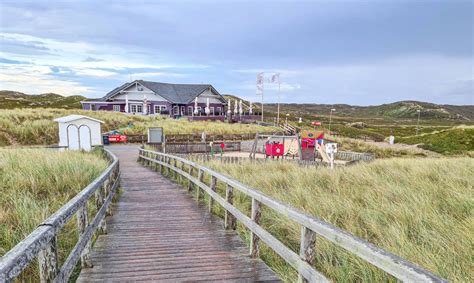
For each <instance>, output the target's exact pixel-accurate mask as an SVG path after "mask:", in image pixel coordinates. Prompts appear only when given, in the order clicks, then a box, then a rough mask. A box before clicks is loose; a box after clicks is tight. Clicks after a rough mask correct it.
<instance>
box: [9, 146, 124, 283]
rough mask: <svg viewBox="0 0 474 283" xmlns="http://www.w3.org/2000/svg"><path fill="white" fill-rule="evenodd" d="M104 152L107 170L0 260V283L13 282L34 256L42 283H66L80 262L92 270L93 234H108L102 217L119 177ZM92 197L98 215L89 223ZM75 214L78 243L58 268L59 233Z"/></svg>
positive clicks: (115, 161)
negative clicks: (89, 208) (107, 165)
mask: <svg viewBox="0 0 474 283" xmlns="http://www.w3.org/2000/svg"><path fill="white" fill-rule="evenodd" d="M106 153H107V156H108V157H109V159H110V161H111V164H110V165H109V167H107V169H106V170H105V171H104V172H103V173H102V174H101V175H100V176H99V177H97V179H95V180H94V181H93V182H92V183H90V184H89V185H88V186H87V187H85V188H84V189H83V190H82V191H81V192H80V193H78V194H77V195H76V196H75V197H74V198H72V199H71V200H70V201H69V202H68V203H66V204H65V205H64V206H63V207H61V208H60V209H59V210H58V211H56V212H55V213H54V214H53V215H51V216H50V217H49V218H48V219H46V220H45V221H43V222H42V223H41V224H40V225H39V226H38V228H36V229H35V230H34V231H33V232H32V233H31V234H30V235H28V236H27V237H26V238H25V239H24V240H23V241H21V242H20V243H18V244H17V245H16V246H15V247H13V249H11V250H10V251H9V252H7V253H6V254H5V255H4V256H3V257H2V258H1V260H0V282H12V281H13V280H14V279H15V278H16V277H17V276H18V275H19V274H20V273H21V272H22V271H23V270H24V269H25V268H26V267H27V266H28V265H29V264H30V263H31V262H32V261H33V260H34V259H35V258H36V257H37V258H38V264H39V272H40V280H41V282H67V281H68V279H69V277H70V276H71V273H72V271H73V270H74V268H75V266H76V264H77V262H78V261H79V259H80V260H81V266H82V267H83V268H86V267H92V260H91V257H90V250H91V242H92V241H91V240H92V237H93V235H94V234H95V233H96V232H97V233H98V234H105V233H107V226H106V222H105V216H106V215H111V213H112V211H111V206H110V204H111V202H112V198H113V197H114V195H115V192H116V190H117V187H118V185H119V177H120V171H119V162H118V159H117V158H116V157H115V156H114V155H113V154H112V153H111V152H109V151H107V150H106ZM92 196H95V204H96V207H97V213H96V214H95V216H94V218H93V219H92V221H90V222H89V220H88V211H87V204H88V201H89V199H91V198H92ZM74 215H76V216H77V228H78V233H79V235H80V236H79V240H78V242H77V243H76V245H75V246H74V248H73V249H72V251H71V253H70V254H69V255H68V257H67V259H66V261H65V262H64V263H63V265H62V266H61V267H59V266H58V265H59V262H58V242H57V239H58V234H59V233H60V232H61V230H62V229H63V228H64V225H65V224H66V223H67V222H68V221H69V220H70V219H71V218H72V217H73V216H74Z"/></svg>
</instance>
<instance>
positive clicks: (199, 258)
mask: <svg viewBox="0 0 474 283" xmlns="http://www.w3.org/2000/svg"><path fill="white" fill-rule="evenodd" d="M117 155H118V156H119V158H120V161H121V167H122V170H123V174H122V187H123V193H122V194H121V198H120V202H118V203H117V204H116V205H115V209H114V216H113V217H111V218H110V219H109V221H108V234H107V235H104V236H101V237H99V238H98V239H97V242H96V244H95V246H94V248H93V251H92V259H93V261H94V268H90V269H83V270H82V271H81V274H80V276H79V278H78V280H77V282H94V281H128V282H130V281H139V280H143V281H148V282H150V281H155V282H156V281H159V282H161V281H164V282H176V281H178V282H182V281H187V282H194V281H216V280H218V281H226V282H254V281H265V282H279V279H278V277H277V276H276V275H275V274H274V273H273V272H272V271H271V270H270V269H269V268H268V267H267V266H266V265H265V264H264V263H263V262H262V261H260V260H252V259H250V258H249V257H248V256H246V254H247V248H246V245H245V244H244V243H243V242H242V240H241V239H240V238H239V237H238V235H237V234H236V233H235V232H233V231H226V230H224V229H223V227H222V226H221V225H220V224H221V223H222V222H221V221H220V220H219V219H218V218H217V217H216V216H212V215H209V213H208V206H207V205H205V206H202V205H197V204H196V202H194V201H193V199H192V198H191V197H189V195H188V193H187V189H186V188H183V187H181V186H179V185H178V184H176V183H173V182H172V181H171V180H169V179H166V178H164V177H163V176H160V175H159V174H157V173H156V172H154V171H152V170H150V169H147V168H144V167H141V166H140V165H139V164H137V163H136V162H133V161H134V160H136V158H134V157H135V156H136V151H135V152H126V151H121V152H119V150H118V149H117ZM147 158H149V159H150V160H154V159H155V158H154V156H151V157H147ZM161 163H162V164H163V166H172V165H170V164H166V163H165V162H161ZM172 164H173V165H174V163H172ZM178 166H179V164H178ZM175 169H176V170H177V172H182V171H186V174H189V170H188V168H184V170H182V169H181V168H180V166H179V168H175ZM202 177H203V172H202V171H201V176H200V178H201V181H202V180H203V179H202ZM193 178H194V179H195V180H197V179H198V178H197V177H193ZM193 184H194V183H193ZM196 187H197V186H196Z"/></svg>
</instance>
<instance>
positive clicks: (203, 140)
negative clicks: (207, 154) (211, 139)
mask: <svg viewBox="0 0 474 283" xmlns="http://www.w3.org/2000/svg"><path fill="white" fill-rule="evenodd" d="M201 142H204V143H205V142H206V132H202V134H201Z"/></svg>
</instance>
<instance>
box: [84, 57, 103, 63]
mask: <svg viewBox="0 0 474 283" xmlns="http://www.w3.org/2000/svg"><path fill="white" fill-rule="evenodd" d="M104 61H105V60H104V59H99V58H94V57H87V58H86V59H84V60H82V62H104Z"/></svg>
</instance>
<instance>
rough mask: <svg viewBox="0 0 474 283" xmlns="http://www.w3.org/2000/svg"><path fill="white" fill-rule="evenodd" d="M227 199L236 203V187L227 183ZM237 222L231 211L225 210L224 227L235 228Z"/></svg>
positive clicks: (230, 202)
mask: <svg viewBox="0 0 474 283" xmlns="http://www.w3.org/2000/svg"><path fill="white" fill-rule="evenodd" d="M225 200H226V201H227V202H228V203H229V204H231V205H233V204H234V188H232V186H231V185H229V184H227V188H226V191H225ZM236 224H237V222H236V221H235V217H234V215H232V214H231V213H229V211H227V209H226V211H225V217H224V228H225V229H232V230H235V229H236V228H237V225H236Z"/></svg>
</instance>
